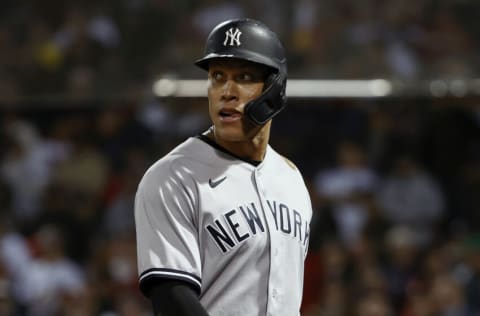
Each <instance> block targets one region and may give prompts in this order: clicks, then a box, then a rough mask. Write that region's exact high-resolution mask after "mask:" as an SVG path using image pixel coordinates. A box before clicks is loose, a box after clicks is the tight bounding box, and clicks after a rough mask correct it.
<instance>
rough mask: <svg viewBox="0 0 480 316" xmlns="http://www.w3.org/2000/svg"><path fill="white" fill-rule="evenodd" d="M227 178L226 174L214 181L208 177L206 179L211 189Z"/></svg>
mask: <svg viewBox="0 0 480 316" xmlns="http://www.w3.org/2000/svg"><path fill="white" fill-rule="evenodd" d="M226 178H227V176H224V177H223V178H220V179H218V180H216V181H213V180H212V179H209V180H208V184H209V185H210V187H211V188H212V189H213V188H215V187H216V186H217V185H219V184H220V183H222V182H223V181H224V180H225V179H226Z"/></svg>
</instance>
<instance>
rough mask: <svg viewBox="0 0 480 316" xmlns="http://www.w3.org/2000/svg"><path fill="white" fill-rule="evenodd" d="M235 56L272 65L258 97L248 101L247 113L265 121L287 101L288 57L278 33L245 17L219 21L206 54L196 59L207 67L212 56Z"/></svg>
mask: <svg viewBox="0 0 480 316" xmlns="http://www.w3.org/2000/svg"><path fill="white" fill-rule="evenodd" d="M215 58H235V59H241V60H247V61H250V62H253V63H257V64H261V65H265V66H267V67H269V68H270V69H272V73H271V75H270V76H269V77H268V79H267V80H266V82H265V88H264V91H263V93H262V95H260V96H259V97H258V98H256V99H255V100H252V101H250V102H249V103H247V104H246V105H245V114H246V115H247V117H249V118H250V119H251V120H252V121H253V122H254V123H256V124H258V125H262V124H265V123H266V122H267V121H268V120H270V119H271V118H272V117H274V116H275V115H276V114H278V113H279V112H280V111H281V110H282V109H283V108H284V107H285V105H286V104H287V97H286V94H285V90H286V85H287V59H286V57H285V51H284V49H283V46H282V43H281V42H280V40H279V38H278V37H277V35H276V34H275V33H274V32H272V31H271V30H270V29H269V28H268V27H267V26H265V25H264V24H263V23H261V22H258V21H255V20H252V19H247V18H242V19H234V20H228V21H225V22H222V23H220V24H218V25H217V26H216V27H215V28H214V29H213V30H212V31H211V32H210V34H209V35H208V38H207V42H206V45H205V56H204V57H203V58H201V59H199V60H197V61H196V62H195V64H196V65H197V66H199V67H200V68H202V69H205V70H208V67H209V63H210V60H212V59H215Z"/></svg>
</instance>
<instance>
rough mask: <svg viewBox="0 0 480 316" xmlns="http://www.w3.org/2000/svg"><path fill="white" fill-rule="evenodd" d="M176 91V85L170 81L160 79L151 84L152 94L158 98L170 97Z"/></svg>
mask: <svg viewBox="0 0 480 316" xmlns="http://www.w3.org/2000/svg"><path fill="white" fill-rule="evenodd" d="M176 89H177V83H176V81H174V80H172V79H167V78H162V79H159V80H157V81H156V82H155V83H154V84H153V93H154V94H155V95H157V96H159V97H167V96H171V95H173V94H174V93H175V90H176Z"/></svg>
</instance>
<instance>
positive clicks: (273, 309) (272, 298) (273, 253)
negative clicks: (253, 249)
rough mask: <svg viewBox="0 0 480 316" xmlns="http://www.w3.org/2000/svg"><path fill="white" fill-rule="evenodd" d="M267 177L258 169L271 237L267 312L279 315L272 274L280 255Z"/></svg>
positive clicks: (259, 188) (258, 184) (277, 293)
mask: <svg viewBox="0 0 480 316" xmlns="http://www.w3.org/2000/svg"><path fill="white" fill-rule="evenodd" d="M264 176H265V171H262V170H261V169H256V170H255V181H256V184H257V190H258V194H259V197H260V200H261V203H262V206H263V210H264V212H265V218H266V221H267V223H268V227H269V235H270V238H269V239H270V275H269V288H268V293H269V295H268V296H269V297H268V303H267V304H268V305H267V312H268V315H278V310H279V308H280V306H279V301H278V299H279V292H278V289H276V288H275V286H276V284H277V283H276V280H275V275H274V274H272V272H274V271H275V269H276V265H277V261H278V254H279V249H278V246H277V239H276V238H274V237H272V235H275V234H274V232H275V229H276V228H275V227H276V226H275V222H274V219H273V218H272V217H271V212H270V211H269V208H268V207H269V206H268V204H267V196H266V193H267V190H266V189H265V188H266V186H265V185H264V183H263V178H264Z"/></svg>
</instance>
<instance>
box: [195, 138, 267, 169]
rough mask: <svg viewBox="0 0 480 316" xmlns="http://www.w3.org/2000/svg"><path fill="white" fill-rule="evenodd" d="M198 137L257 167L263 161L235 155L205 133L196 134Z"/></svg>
mask: <svg viewBox="0 0 480 316" xmlns="http://www.w3.org/2000/svg"><path fill="white" fill-rule="evenodd" d="M196 137H197V138H198V139H201V140H203V141H204V142H206V143H207V144H209V145H210V146H212V147H213V148H215V149H218V150H220V151H221V152H223V153H225V154H228V155H230V156H232V157H235V158H237V159H240V160H242V161H245V162H246V163H249V164H251V165H254V166H255V167H257V166H258V165H259V164H260V163H261V161H257V160H253V159H247V158H242V157H239V156H237V155H235V154H234V153H232V152H230V151H228V150H227V149H225V148H223V147H222V146H220V145H219V144H217V143H216V142H215V141H213V140H211V139H210V138H208V137H207V136H206V135H203V134H200V135H197V136H196Z"/></svg>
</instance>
